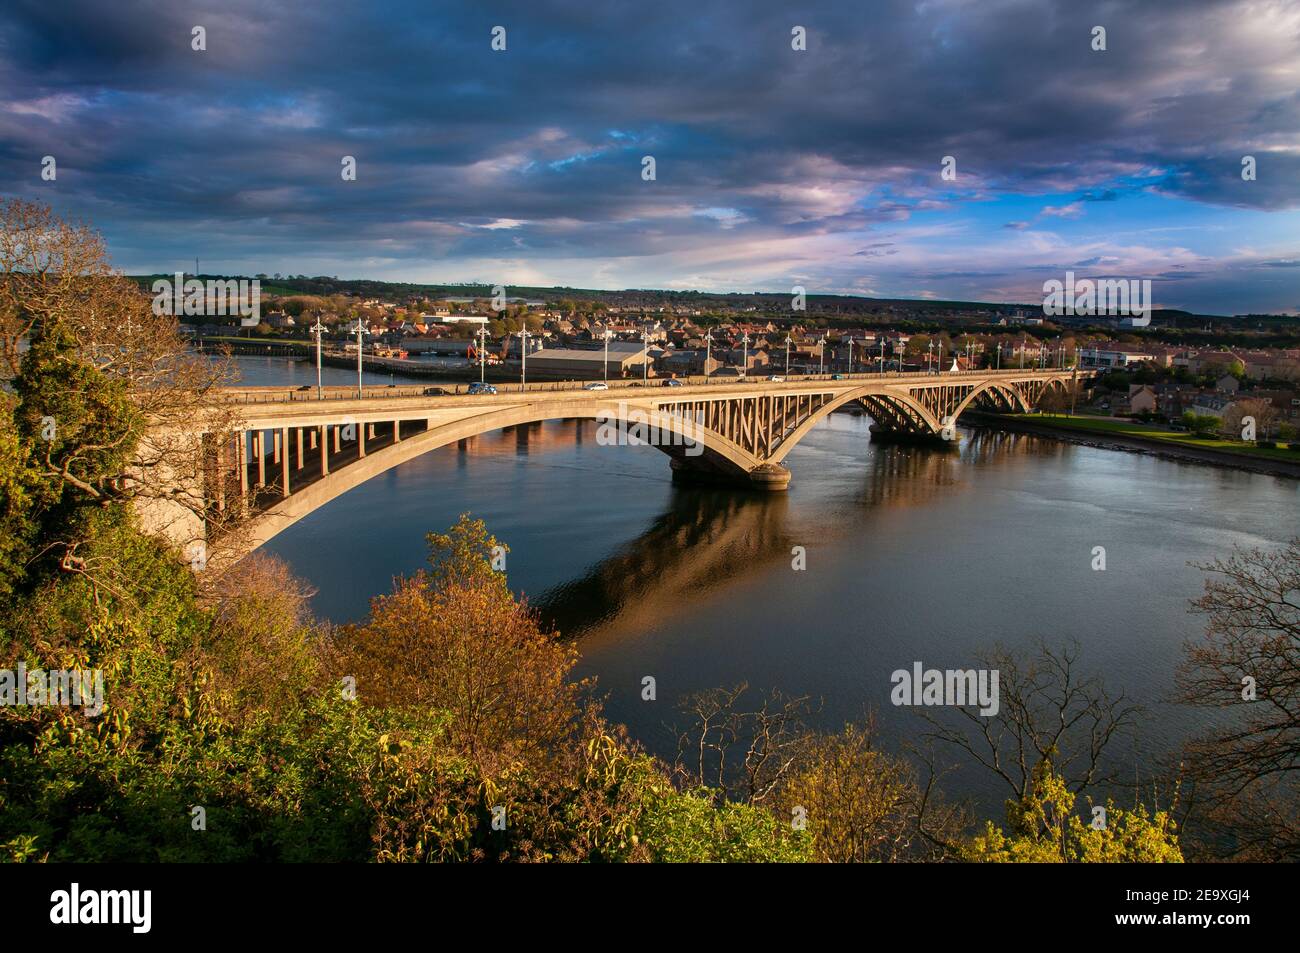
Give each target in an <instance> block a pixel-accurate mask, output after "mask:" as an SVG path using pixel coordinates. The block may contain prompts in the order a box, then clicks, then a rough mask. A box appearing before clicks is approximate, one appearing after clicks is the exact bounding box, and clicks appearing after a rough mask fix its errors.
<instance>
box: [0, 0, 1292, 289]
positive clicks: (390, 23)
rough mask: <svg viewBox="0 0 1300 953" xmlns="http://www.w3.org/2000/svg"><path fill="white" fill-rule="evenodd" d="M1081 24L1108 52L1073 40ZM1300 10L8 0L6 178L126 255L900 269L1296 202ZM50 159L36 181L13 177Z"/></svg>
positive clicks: (283, 263) (0, 61)
mask: <svg viewBox="0 0 1300 953" xmlns="http://www.w3.org/2000/svg"><path fill="white" fill-rule="evenodd" d="M1292 9H1293V8H1292ZM1265 16H1267V17H1271V18H1272V20H1273V21H1274V22H1273V25H1272V27H1271V28H1270V26H1269V25H1268V24H1263V25H1261V26H1258V27H1256V26H1254V25H1253V20H1252V18H1254V19H1259V18H1261V17H1265ZM1099 22H1102V23H1106V24H1107V28H1108V49H1107V51H1106V52H1104V53H1095V52H1093V51H1092V50H1091V49H1090V48H1089V43H1088V40H1089V31H1090V29H1091V26H1092V25H1093V24H1094V23H1099ZM497 24H501V25H504V26H505V27H506V29H507V41H508V49H507V51H506V52H504V53H495V52H493V51H492V50H491V49H490V47H489V40H490V30H491V28H492V27H493V26H494V25H497ZM795 24H800V25H804V26H806V27H807V29H808V51H807V52H806V53H795V52H794V51H792V50H791V49H790V30H791V27H792V26H794V25H795ZM195 25H202V26H204V27H205V29H206V31H207V47H208V48H207V51H206V52H201V53H200V52H194V51H193V50H191V48H190V38H191V30H192V28H193V27H194V26H195ZM1287 25H1290V26H1291V27H1292V30H1291V33H1290V34H1289V35H1288V34H1287V33H1286V30H1285V27H1286V26H1287ZM1296 28H1300V22H1297V19H1296V17H1295V16H1294V15H1293V14H1292V13H1291V12H1288V9H1287V8H1286V7H1285V6H1284V5H1276V6H1270V5H1268V4H1253V3H1248V2H1246V0H1240V2H1235V0H1234V2H1226V0H1225V2H1217V0H1181V2H1178V3H1174V2H1167V3H1160V2H1149V0H1142V2H1139V0H1114V2H1105V3H1096V4H1091V3H1086V2H1085V3H1074V2H1065V0H1060V2H1049V0H989V2H982V3H979V4H971V3H966V2H958V0H951V2H948V0H932V2H926V3H915V2H911V0H906V2H905V0H882V2H873V3H871V4H846V3H843V2H829V0H823V2H804V3H800V4H797V5H795V6H794V7H791V6H790V5H788V4H785V3H775V2H753V0H745V2H742V0H732V2H724V3H717V4H707V5H705V4H685V3H680V2H660V3H656V4H604V5H600V4H592V3H590V0H583V2H577V0H546V2H532V3H522V2H515V3H511V2H506V3H497V4H493V5H491V6H484V5H481V4H474V3H450V4H447V3H441V4H429V3H426V2H423V0H419V2H416V0H409V2H402V0H397V2H393V3H388V4H384V5H382V6H375V7H367V6H359V5H356V4H347V3H341V2H338V0H322V2H313V3H310V4H307V3H293V4H274V5H273V4H267V3H263V2H253V0H228V2H223V3H222V4H219V5H218V4H212V5H205V4H189V3H169V2H163V0H155V2H129V0H123V2H117V3H113V4H104V3H102V0H95V2H91V0H74V2H58V0H55V2H50V0H39V2H38V0H9V2H8V3H7V4H6V5H5V7H4V8H3V9H0V182H3V183H4V186H3V188H4V190H5V191H7V192H14V193H18V194H24V195H28V196H41V197H45V198H48V199H50V200H52V201H54V202H55V204H56V205H57V206H59V207H60V209H61V210H64V211H69V212H73V213H75V214H79V215H84V216H86V217H88V218H90V219H91V220H92V221H94V222H95V223H96V224H98V225H99V226H100V227H102V228H103V229H104V230H105V231H106V233H107V234H108V237H109V238H110V241H111V243H112V246H113V247H114V249H115V251H116V252H117V254H118V256H119V259H121V260H123V261H124V263H127V264H128V265H131V266H135V267H141V268H143V267H148V268H155V267H156V268H164V267H168V266H170V265H172V264H175V263H179V262H184V261H187V260H189V259H191V258H192V257H193V256H194V254H196V253H197V254H200V255H201V257H203V258H204V259H205V260H208V261H210V262H211V263H212V264H213V267H220V264H219V263H220V262H228V263H230V266H232V267H233V266H236V265H237V266H239V267H242V268H245V269H247V270H281V269H286V268H287V269H291V270H294V271H297V270H312V267H313V266H315V267H317V268H319V269H320V270H328V271H330V272H334V271H339V270H340V268H351V269H352V270H353V271H354V272H355V273H362V272H368V273H372V274H376V275H380V274H396V273H399V272H400V273H405V274H411V275H418V274H420V273H421V269H427V268H429V267H431V266H432V265H433V263H437V262H442V263H451V264H454V263H456V262H460V261H463V262H467V263H474V264H475V265H477V263H482V262H513V263H519V262H523V263H524V270H525V271H527V270H528V269H532V270H533V271H534V272H536V273H537V274H538V275H539V276H543V277H544V276H546V275H554V276H555V277H557V278H570V277H572V276H571V274H570V273H567V272H566V273H564V274H560V273H559V272H557V271H556V270H555V269H556V268H558V267H559V265H558V264H557V263H559V262H561V261H567V262H573V261H578V260H584V259H585V260H590V261H592V262H593V265H592V269H591V270H592V273H593V277H592V279H591V281H590V283H591V284H600V283H602V279H601V278H600V275H599V274H598V270H599V268H600V267H601V264H600V263H602V262H609V261H637V260H643V261H648V260H650V259H654V260H655V261H656V262H658V264H656V265H655V266H654V267H653V268H650V267H649V266H647V268H646V270H645V271H644V272H642V274H644V275H646V276H647V279H654V280H653V281H651V280H647V283H665V282H666V281H667V280H669V279H672V280H680V281H682V282H685V283H689V282H690V281H691V280H692V279H693V278H696V277H699V276H704V277H705V278H709V279H710V280H711V279H713V278H716V279H718V280H722V279H723V278H726V277H732V276H734V277H735V278H736V279H737V280H741V281H742V282H748V283H749V284H751V285H753V284H758V283H760V279H759V278H756V277H755V275H756V274H759V273H760V272H757V271H755V269H757V268H760V267H761V266H762V264H763V263H764V262H769V261H770V270H771V274H770V280H771V281H772V282H774V283H776V284H778V285H779V284H780V283H781V282H782V281H784V276H785V274H786V273H787V272H789V271H791V270H792V269H796V268H805V270H806V269H807V268H810V267H811V266H812V264H813V263H815V262H816V260H817V259H818V257H819V256H824V255H825V254H827V252H826V250H825V249H826V248H827V247H829V246H826V245H824V244H819V243H824V242H827V241H829V240H831V239H834V238H835V237H836V236H847V238H846V244H845V245H844V246H843V247H842V248H841V249H840V250H838V251H837V252H836V253H837V254H840V255H842V256H843V257H844V258H845V259H850V260H851V259H853V258H883V257H886V256H889V257H891V258H903V257H906V256H905V255H903V254H896V252H897V251H901V250H902V247H903V243H902V242H899V243H898V245H899V248H898V249H894V250H890V251H889V252H886V253H878V252H874V251H867V249H870V248H871V246H866V248H864V246H863V243H862V241H861V233H862V232H864V231H867V230H869V229H870V228H871V227H872V226H873V225H875V224H878V223H882V222H892V223H902V222H908V221H911V220H913V219H915V218H916V217H917V216H919V215H922V214H925V213H936V212H938V213H942V214H945V215H952V216H954V217H955V216H959V215H960V214H961V211H962V209H963V208H966V207H969V206H968V203H978V202H984V201H996V200H998V199H999V197H1001V198H1005V197H1007V196H1015V195H1036V196H1051V197H1052V199H1051V201H1050V202H1044V207H1045V208H1051V209H1054V210H1056V211H1055V214H1054V215H1053V213H1050V212H1048V213H1044V214H1047V215H1048V217H1049V218H1050V219H1051V221H1052V222H1053V223H1058V222H1059V221H1060V218H1059V216H1061V215H1062V214H1064V215H1065V216H1066V217H1077V213H1076V212H1075V211H1073V210H1072V209H1074V208H1076V207H1079V208H1081V206H1078V205H1077V203H1082V202H1106V203H1113V204H1117V205H1121V206H1122V205H1123V204H1124V202H1125V200H1126V198H1128V197H1129V196H1136V195H1142V194H1145V193H1156V194H1163V195H1169V196H1173V197H1175V198H1177V199H1180V200H1185V201H1190V202H1195V203H1202V204H1204V205H1206V206H1224V207H1236V208H1246V209H1254V210H1279V209H1293V208H1297V207H1300V153H1297V152H1296V148H1297V141H1296V138H1295V137H1296V130H1297V129H1300V94H1297V92H1296V89H1295V88H1294V83H1293V82H1289V81H1288V74H1287V73H1286V71H1285V67H1287V66H1290V67H1292V68H1293V67H1294V63H1295V62H1296V61H1297V60H1300V40H1298V39H1297V33H1296ZM1292 75H1293V74H1292ZM1247 153H1251V154H1255V155H1256V156H1257V157H1258V176H1257V178H1256V180H1255V181H1253V182H1244V181H1242V180H1241V177H1240V158H1241V156H1242V155H1245V154H1247ZM47 154H50V155H54V156H56V157H57V159H58V161H59V169H60V172H59V178H58V181H57V183H56V184H51V183H43V182H41V181H40V180H39V162H40V158H41V157H42V156H44V155H47ZM647 154H650V155H653V156H654V157H655V159H656V162H657V179H656V181H654V182H646V181H643V180H642V178H641V174H640V173H641V157H642V156H644V155H647ZM345 155H351V156H355V157H356V159H357V161H358V165H359V177H358V180H357V181H356V182H350V183H345V182H343V181H341V179H340V177H339V168H340V160H341V157H343V156H345ZM944 156H953V157H954V158H955V160H956V163H957V169H958V179H957V181H956V182H946V181H944V180H942V179H941V178H940V175H939V171H940V163H941V160H942V159H943V157H944ZM1067 209H1071V211H1068V212H1065V211H1064V210H1067ZM1011 214H1018V213H1016V212H1013V213H1011ZM1019 214H1023V212H1021V213H1019ZM1003 228H1005V229H1008V230H1011V231H1024V230H1027V229H1028V223H1027V222H1024V221H1010V222H1008V223H1007V224H1006V225H1005V226H1003ZM992 229H993V230H994V232H995V233H996V232H1001V230H1000V229H998V228H997V226H996V225H995V226H992ZM1001 236H1005V232H1001V235H1000V236H999V237H1001ZM1026 237H1028V236H1026ZM977 244H978V243H977ZM837 247H838V246H837ZM790 249H795V250H793V251H792V250H790ZM294 263H297V264H294ZM696 263H699V267H698V268H696V267H694V266H695V264H696ZM628 268H629V269H630V270H629V271H624V272H620V273H617V274H611V275H608V276H607V277H606V278H605V279H604V281H605V282H608V281H618V280H626V276H627V274H637V272H636V269H635V267H634V266H628ZM728 269H730V270H728ZM832 271H833V269H831V270H827V271H826V272H825V275H826V276H827V277H826V280H827V281H828V282H829V281H830V280H831V277H830V276H831V274H832ZM442 273H443V274H445V273H446V272H445V270H444V271H443V272H442ZM983 273H984V272H983V269H981V268H975V269H963V268H954V269H946V268H945V269H938V270H937V271H936V272H935V274H950V275H966V274H969V275H979V274H983ZM900 274H904V273H903V272H900ZM906 274H907V275H909V276H912V275H915V274H918V273H917V272H915V271H914V270H909V271H908V272H906ZM765 280H767V278H766V277H765ZM839 280H842V281H843V282H845V283H846V286H847V283H848V282H850V281H853V282H858V281H859V279H857V278H852V277H851V276H848V275H844V276H841V278H840V279H839ZM574 283H580V282H574ZM1286 300H1291V298H1287V299H1286Z"/></svg>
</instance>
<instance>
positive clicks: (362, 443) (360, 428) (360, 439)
mask: <svg viewBox="0 0 1300 953" xmlns="http://www.w3.org/2000/svg"><path fill="white" fill-rule="evenodd" d="M371 436H372V437H373V436H374V434H371ZM365 455H366V428H365V425H364V424H357V459H358V460H359V459H361V458H362V457H364V456H365Z"/></svg>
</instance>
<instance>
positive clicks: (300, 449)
mask: <svg viewBox="0 0 1300 953" xmlns="http://www.w3.org/2000/svg"><path fill="white" fill-rule="evenodd" d="M293 429H294V431H295V432H296V433H297V434H298V469H299V470H301V469H302V468H303V464H304V463H306V461H305V460H303V458H302V428H301V427H294V428H293Z"/></svg>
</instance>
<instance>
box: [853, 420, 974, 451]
mask: <svg viewBox="0 0 1300 953" xmlns="http://www.w3.org/2000/svg"><path fill="white" fill-rule="evenodd" d="M869 429H870V430H871V442H872V443H899V444H907V445H909V446H918V447H934V448H936V449H941V450H955V449H957V448H958V447H959V446H960V445H961V434H960V433H958V432H957V431H955V430H954V431H953V435H952V439H951V440H948V439H945V438H944V437H943V436H942V434H938V433H928V432H922V431H920V430H899V429H897V428H894V427H883V426H881V425H880V424H872V425H871V427H870V428H869Z"/></svg>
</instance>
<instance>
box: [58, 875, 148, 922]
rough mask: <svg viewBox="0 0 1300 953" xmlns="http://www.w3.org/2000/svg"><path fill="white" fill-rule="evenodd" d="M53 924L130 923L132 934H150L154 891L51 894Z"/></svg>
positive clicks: (77, 889) (76, 888)
mask: <svg viewBox="0 0 1300 953" xmlns="http://www.w3.org/2000/svg"><path fill="white" fill-rule="evenodd" d="M50 903H51V904H52V906H51V907H50V922H51V923H58V924H75V923H128V924H130V925H131V932H132V933H148V932H149V928H150V926H152V923H153V891H152V890H82V889H81V885H80V884H78V883H74V884H73V885H72V888H71V889H69V890H56V891H54V893H52V894H50Z"/></svg>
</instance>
